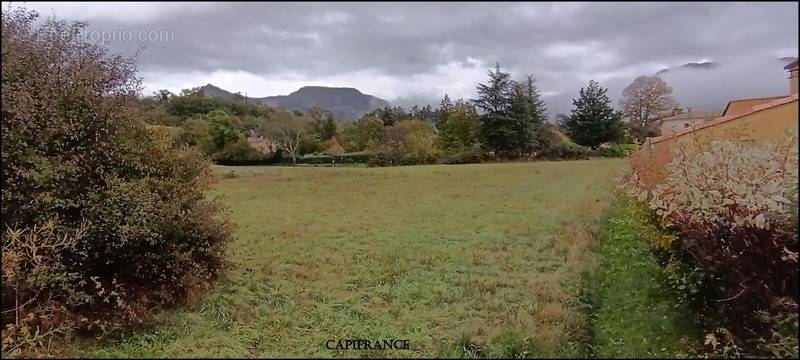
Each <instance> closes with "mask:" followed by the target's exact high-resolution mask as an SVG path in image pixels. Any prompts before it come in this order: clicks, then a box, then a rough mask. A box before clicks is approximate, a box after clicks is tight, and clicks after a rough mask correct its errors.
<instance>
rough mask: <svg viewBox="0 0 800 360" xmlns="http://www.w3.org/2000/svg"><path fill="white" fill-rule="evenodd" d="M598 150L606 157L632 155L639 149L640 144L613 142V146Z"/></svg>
mask: <svg viewBox="0 0 800 360" xmlns="http://www.w3.org/2000/svg"><path fill="white" fill-rule="evenodd" d="M598 150H599V151H600V155H602V156H605V157H619V158H624V157H628V156H631V155H633V154H635V153H636V152H637V151H639V145H637V144H617V143H612V144H611V146H609V147H600V148H599V149H598Z"/></svg>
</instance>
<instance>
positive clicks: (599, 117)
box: [563, 80, 625, 149]
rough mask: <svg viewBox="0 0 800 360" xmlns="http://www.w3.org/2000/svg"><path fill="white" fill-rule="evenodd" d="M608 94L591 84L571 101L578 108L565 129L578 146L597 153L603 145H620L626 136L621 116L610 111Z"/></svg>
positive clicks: (612, 109) (566, 123)
mask: <svg viewBox="0 0 800 360" xmlns="http://www.w3.org/2000/svg"><path fill="white" fill-rule="evenodd" d="M607 92H608V89H604V88H602V87H601V86H600V84H599V83H597V82H596V81H594V80H591V81H589V86H588V87H587V88H581V90H580V94H579V95H578V98H577V99H573V100H572V105H573V106H575V108H574V109H573V110H572V112H571V114H570V116H569V117H567V118H566V119H565V121H564V124H563V128H564V131H565V132H566V133H567V135H568V136H569V137H570V138H572V140H573V141H575V142H576V143H577V144H579V145H584V146H589V147H591V148H593V149H596V148H597V147H598V146H599V145H600V144H602V143H604V142H609V141H619V140H621V139H622V137H623V136H624V133H623V131H624V127H625V124H624V123H623V122H622V113H621V112H619V111H617V110H614V108H612V107H611V99H610V98H609V97H608V94H607Z"/></svg>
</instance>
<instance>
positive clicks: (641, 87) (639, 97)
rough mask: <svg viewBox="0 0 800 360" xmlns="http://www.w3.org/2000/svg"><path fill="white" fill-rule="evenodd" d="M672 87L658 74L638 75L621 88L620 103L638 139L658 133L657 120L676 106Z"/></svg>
mask: <svg viewBox="0 0 800 360" xmlns="http://www.w3.org/2000/svg"><path fill="white" fill-rule="evenodd" d="M671 94H672V88H670V87H669V86H667V83H665V82H664V80H662V79H661V78H660V77H658V76H639V77H638V78H636V79H634V80H633V82H632V83H631V84H630V85H628V86H627V87H625V89H624V90H622V99H620V104H621V105H622V107H623V112H624V113H625V116H626V117H627V118H628V125H629V126H630V127H631V128H632V129H633V130H634V134H635V136H636V137H637V139H638V140H639V141H642V140H644V138H646V137H652V136H657V135H658V134H659V129H658V126H657V125H658V124H657V120H658V119H659V116H661V115H662V113H663V112H664V111H668V110H670V109H672V108H674V107H675V106H676V102H675V100H674V99H673V98H672V95H671Z"/></svg>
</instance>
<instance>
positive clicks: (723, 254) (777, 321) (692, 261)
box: [624, 137, 798, 357]
mask: <svg viewBox="0 0 800 360" xmlns="http://www.w3.org/2000/svg"><path fill="white" fill-rule="evenodd" d="M797 181H798V177H797V143H796V138H794V137H792V138H791V139H789V140H787V142H786V143H784V144H774V145H753V144H746V143H737V142H733V141H727V140H724V141H722V140H715V141H713V142H712V143H711V144H708V145H703V144H695V143H684V144H681V145H680V146H678V147H677V149H676V150H675V152H674V154H673V162H672V163H671V164H670V165H669V168H668V176H667V178H666V179H665V181H663V182H662V183H660V184H658V185H656V186H655V188H654V189H652V191H648V190H647V189H645V188H644V186H643V184H641V183H640V182H639V181H638V176H637V174H636V173H635V172H634V173H632V174H631V175H630V176H629V177H627V178H626V179H625V183H624V186H625V188H626V189H628V191H629V192H630V194H631V195H632V196H634V197H636V198H638V199H639V200H640V201H644V200H648V204H649V206H650V208H651V209H652V210H653V211H654V212H655V214H656V215H657V219H658V222H659V223H660V225H661V226H662V227H663V228H664V229H665V231H666V232H667V233H668V234H669V235H664V236H662V237H660V238H658V239H656V240H657V241H656V242H655V243H654V244H653V245H654V247H655V248H657V249H658V253H660V254H661V257H662V261H663V262H664V264H665V267H666V268H667V269H668V271H669V272H670V274H671V275H670V278H669V283H670V284H672V285H673V287H675V288H676V289H677V290H679V291H680V292H681V293H683V294H684V296H683V297H682V298H684V299H685V301H686V302H689V303H692V304H694V305H696V306H697V307H698V311H699V312H700V314H701V316H702V317H703V318H704V319H705V322H706V326H707V327H708V331H709V333H708V335H707V341H706V344H707V345H708V346H709V348H710V349H709V350H710V351H714V352H718V353H720V354H721V355H724V356H742V355H749V356H753V355H758V356H764V355H767V356H777V357H797V353H798V350H797V331H798V320H797V311H798V308H797V301H798V264H797V261H798V255H797V253H798V239H797V199H798V197H797V192H798V190H797Z"/></svg>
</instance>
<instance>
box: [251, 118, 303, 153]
mask: <svg viewBox="0 0 800 360" xmlns="http://www.w3.org/2000/svg"><path fill="white" fill-rule="evenodd" d="M309 130H310V129H309V126H308V123H307V122H306V121H305V119H303V118H302V117H300V116H297V115H296V114H295V113H290V112H285V111H281V112H278V113H276V114H275V115H274V116H273V117H272V118H271V119H270V120H269V121H268V122H266V123H265V124H262V125H261V128H259V129H258V132H259V133H261V134H262V135H263V136H265V137H266V138H268V139H270V140H272V141H274V142H275V143H276V144H277V145H278V148H279V149H281V150H283V151H285V152H286V153H287V154H289V156H291V158H292V164H295V163H297V155H298V154H299V153H298V150H299V148H300V143H301V142H302V140H303V137H304V136H306V135H307V134H308V133H309Z"/></svg>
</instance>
